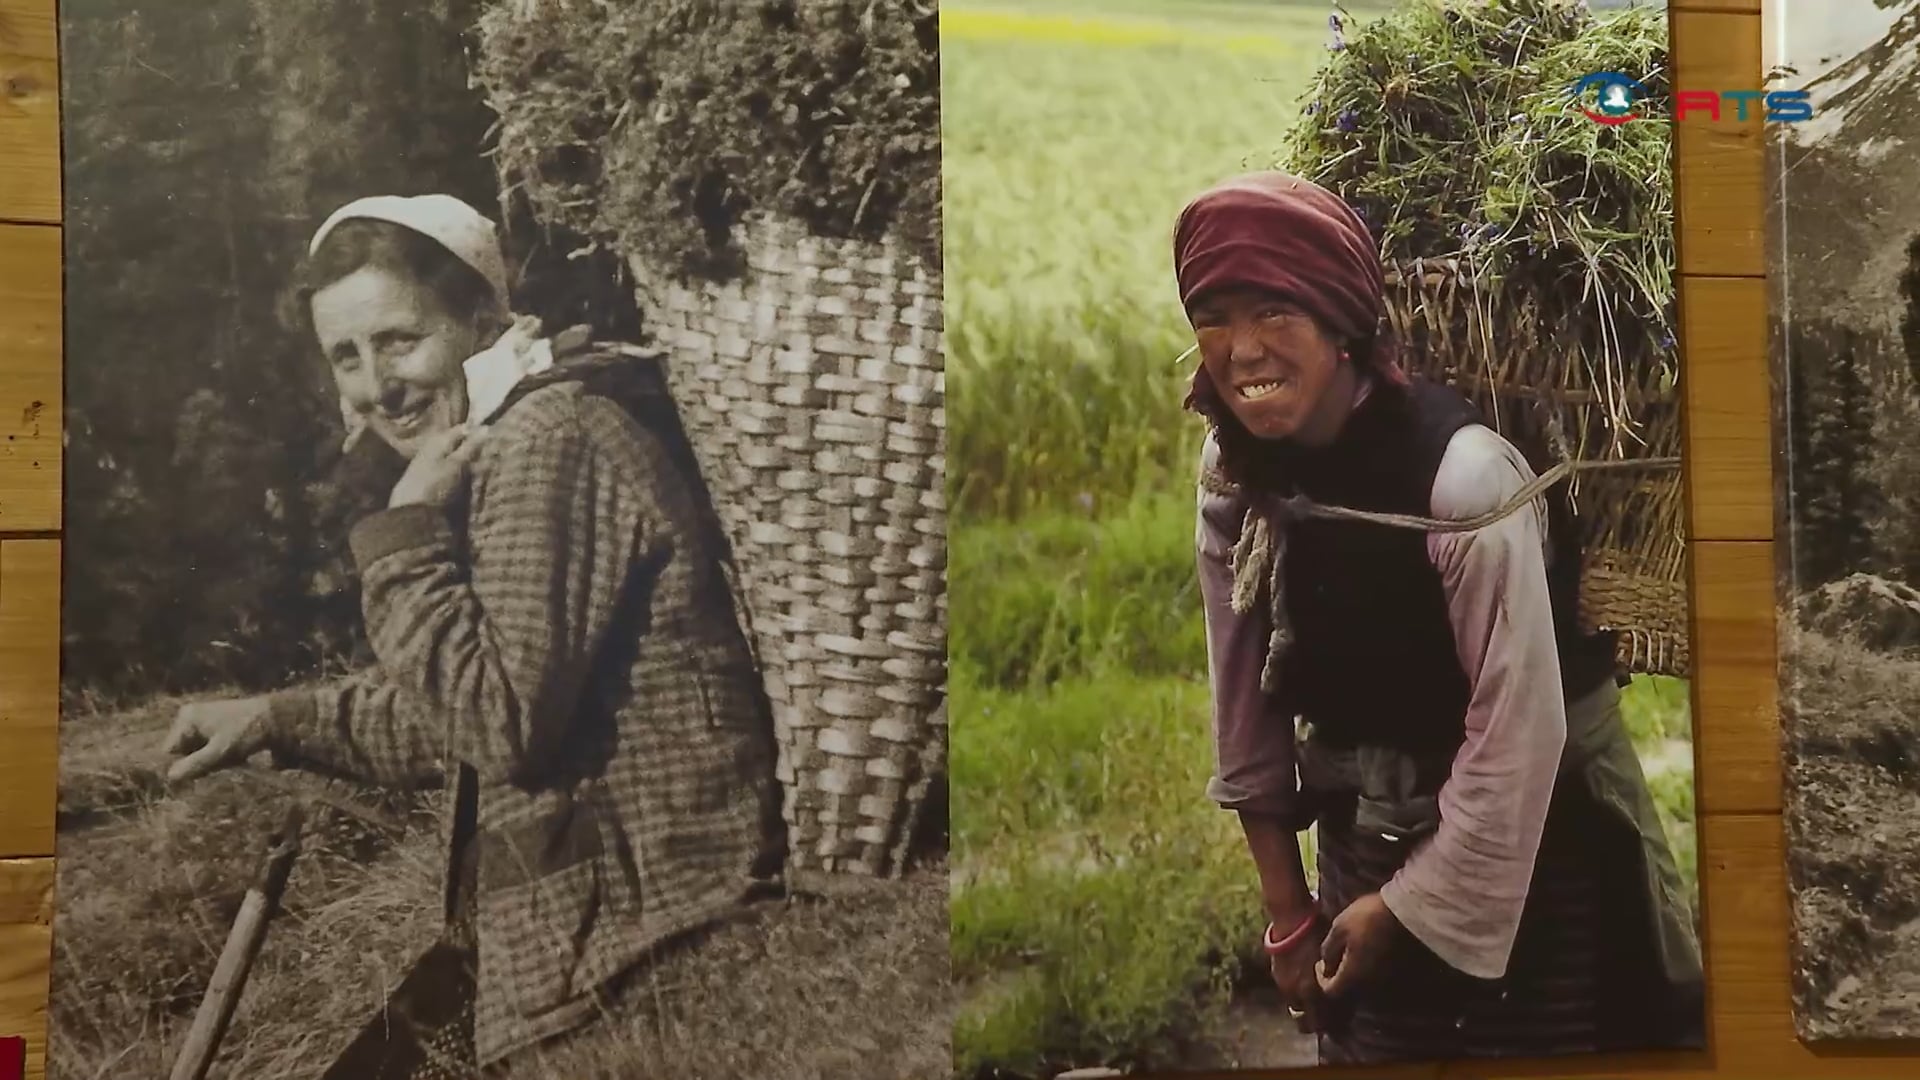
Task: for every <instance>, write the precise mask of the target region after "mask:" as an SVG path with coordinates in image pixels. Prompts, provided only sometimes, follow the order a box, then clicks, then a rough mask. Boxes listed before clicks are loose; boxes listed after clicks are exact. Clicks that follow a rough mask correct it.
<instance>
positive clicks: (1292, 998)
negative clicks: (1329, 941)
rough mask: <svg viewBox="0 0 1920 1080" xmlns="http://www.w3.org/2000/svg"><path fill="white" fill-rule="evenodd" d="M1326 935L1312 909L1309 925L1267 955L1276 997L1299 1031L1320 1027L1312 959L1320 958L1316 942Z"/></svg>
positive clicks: (1278, 932) (1323, 924)
mask: <svg viewBox="0 0 1920 1080" xmlns="http://www.w3.org/2000/svg"><path fill="white" fill-rule="evenodd" d="M1294 925H1298V924H1297V923H1296V924H1294ZM1287 932H1288V931H1287V930H1285V929H1284V928H1283V929H1276V930H1275V931H1274V936H1276V937H1282V936H1284V935H1285V934H1286V933H1287ZM1326 936H1327V924H1326V922H1325V921H1324V920H1322V919H1321V918H1320V916H1319V915H1318V914H1317V913H1316V914H1315V915H1314V916H1313V926H1312V928H1310V929H1309V930H1307V931H1306V932H1305V933H1303V934H1301V935H1300V937H1299V938H1298V939H1297V940H1295V941H1293V942H1292V943H1291V944H1289V945H1288V946H1287V947H1286V948H1285V949H1283V950H1281V951H1280V952H1278V953H1273V954H1270V955H1269V956H1268V957H1267V966H1268V967H1269V969H1271V971H1272V972H1273V985H1274V986H1275V987H1276V988H1277V989H1279V991H1280V1001H1281V1002H1282V1003H1283V1004H1284V1005H1286V1007H1287V1014H1288V1015H1289V1016H1292V1017H1293V1019H1294V1023H1296V1024H1297V1025H1299V1028H1300V1030H1301V1031H1302V1032H1303V1033H1309V1034H1310V1033H1312V1032H1315V1031H1318V1030H1320V1016H1319V1013H1320V1010H1319V1002H1320V985H1319V982H1318V981H1317V979H1316V977H1315V962H1316V961H1318V960H1319V959H1320V943H1321V941H1322V940H1323V939H1324V938H1325V937H1326Z"/></svg>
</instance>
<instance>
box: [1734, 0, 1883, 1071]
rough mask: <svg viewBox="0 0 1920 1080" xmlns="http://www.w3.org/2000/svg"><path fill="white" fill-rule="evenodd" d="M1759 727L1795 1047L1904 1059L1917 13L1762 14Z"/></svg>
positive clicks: (1831, 10) (1858, 1) (1819, 8)
mask: <svg viewBox="0 0 1920 1080" xmlns="http://www.w3.org/2000/svg"><path fill="white" fill-rule="evenodd" d="M1763 14H1764V17H1765V19H1764V21H1765V25H1766V43H1767V51H1768V60H1767V63H1768V69H1769V79H1770V81H1769V84H1768V89H1770V90H1771V89H1778V90H1793V91H1800V92H1804V93H1805V94H1806V95H1807V101H1808V104H1809V105H1810V106H1811V113H1812V115H1811V116H1809V117H1808V118H1806V119H1805V120H1801V121H1797V122H1794V123H1779V124H1770V125H1769V126H1768V133H1767V170H1768V198H1769V207H1768V211H1769V212H1768V234H1767V242H1768V259H1769V266H1768V277H1769V288H1770V290H1771V296H1770V309H1771V319H1772V324H1771V326H1770V328H1769V329H1770V352H1771V355H1772V361H1773V401H1774V416H1773V422H1774V437H1775V456H1774V485H1775V510H1776V518H1777V525H1776V530H1775V535H1776V537H1777V538H1778V539H1777V542H1776V544H1775V552H1776V563H1777V570H1778V579H1777V580H1778V600H1779V611H1778V624H1779V633H1778V637H1779V679H1780V714H1781V721H1782V723H1783V725H1784V728H1785V740H1784V745H1785V751H1786V784H1785V788H1786V791H1785V795H1786V801H1785V812H1786V817H1787V827H1788V838H1787V839H1788V843H1787V859H1788V882H1789V887H1790V889H1791V892H1792V900H1793V907H1792V912H1793V935H1794V942H1793V946H1794V947H1793V1004H1794V1017H1795V1023H1796V1026H1797V1027H1798V1029H1799V1031H1800V1034H1801V1036H1802V1037H1803V1038H1807V1039H1814V1040H1825V1039H1841V1038H1920V996H1916V994H1915V992H1914V989H1913V987H1914V985H1915V980H1916V978H1920V975H1916V973H1917V972H1920V939H1916V938H1915V937H1914V935H1913V922H1912V920H1913V914H1914V912H1915V910H1916V907H1915V904H1916V902H1917V901H1920V834H1916V833H1915V831H1914V827H1913V825H1912V824H1911V822H1912V821H1913V820H1914V815H1913V814H1911V813H1909V812H1907V809H1906V808H1907V807H1909V806H1910V804H1911V803H1912V799H1913V795H1912V790H1913V783H1914V779H1915V777H1916V775H1920V771H1917V770H1920V766H1916V764H1915V763H1914V761H1913V760H1912V755H1911V754H1910V753H1909V751H1908V749H1907V748H1908V747H1909V746H1910V745H1911V744H1912V741H1913V739H1914V735H1915V730H1916V729H1915V726H1914V716H1915V711H1916V709H1920V591H1916V589H1917V588H1920V532H1917V531H1916V525H1917V524H1920V504H1916V503H1915V501H1914V485H1913V476H1914V470H1915V469H1916V468H1920V460H1917V459H1916V458H1915V456H1914V447H1915V436H1916V435H1920V390H1917V389H1916V385H1917V384H1916V380H1917V379H1920V198H1916V196H1915V191H1916V181H1920V159H1916V157H1915V155H1914V152H1913V148H1914V147H1915V146H1916V145H1920V117H1916V115H1915V113H1914V110H1913V95H1914V92H1915V90H1916V88H1920V63H1916V57H1920V3H1916V2H1914V0H1836V2H1835V3H1831V4H1820V5H1806V4H1793V3H1776V2H1774V0H1768V3H1767V4H1766V5H1765V7H1764V11H1763Z"/></svg>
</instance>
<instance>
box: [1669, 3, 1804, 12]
mask: <svg viewBox="0 0 1920 1080" xmlns="http://www.w3.org/2000/svg"><path fill="white" fill-rule="evenodd" d="M1788 2H1789V3H1792V2H1793V0H1788ZM1667 10H1668V11H1672V12H1676V13H1678V12H1684V11H1712V12H1735V13H1739V14H1746V15H1758V14H1760V0H1673V2H1672V3H1669V4H1668V5H1667Z"/></svg>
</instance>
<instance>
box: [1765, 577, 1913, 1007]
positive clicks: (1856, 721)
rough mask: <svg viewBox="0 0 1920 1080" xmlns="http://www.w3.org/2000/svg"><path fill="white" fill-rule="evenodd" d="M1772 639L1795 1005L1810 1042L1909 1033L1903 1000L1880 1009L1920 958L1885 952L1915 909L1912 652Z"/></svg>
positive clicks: (1906, 930)
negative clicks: (1777, 656) (1785, 765)
mask: <svg viewBox="0 0 1920 1080" xmlns="http://www.w3.org/2000/svg"><path fill="white" fill-rule="evenodd" d="M1781 617H1782V619H1783V625H1786V623H1785V622H1784V620H1785V619H1787V618H1788V616H1787V614H1786V613H1785V612H1783V613H1782V616H1781ZM1781 645H1782V648H1781V652H1782V665H1783V670H1784V671H1786V672H1788V673H1789V678H1790V679H1791V680H1792V683H1793V684H1794V685H1791V686H1789V687H1787V688H1786V690H1785V691H1784V692H1783V694H1782V700H1781V711H1782V714H1783V719H1784V720H1785V721H1786V724H1787V748H1788V751H1789V775H1788V783H1787V791H1788V797H1787V817H1788V825H1789V833H1790V835H1789V848H1790V851H1791V853H1792V854H1791V861H1790V872H1791V873H1792V876H1793V882H1794V897H1793V905H1794V912H1793V914H1794V922H1795V927H1796V930H1797V940H1796V942H1795V957H1794V996H1795V998H1796V1003H1797V1005H1798V1007H1799V1012H1800V1014H1801V1016H1802V1018H1803V1020H1804V1022H1805V1024H1806V1026H1807V1028H1808V1033H1809V1034H1812V1035H1816V1036H1821V1037H1850V1036H1862V1035H1868V1034H1878V1035H1887V1034H1891V1033H1892V1031H1891V1029H1890V1028H1889V1026H1888V1025H1889V1024H1891V1025H1893V1026H1894V1027H1900V1028H1906V1029H1910V1030H1909V1031H1908V1032H1907V1033H1908V1034H1920V1024H1916V1020H1920V1010H1914V1009H1912V1008H1911V1003H1910V1002H1909V1003H1907V1004H1906V1005H1905V1006H1903V1007H1904V1008H1906V1009H1907V1012H1906V1015H1905V1016H1904V1017H1889V1016H1888V1015H1886V1014H1885V1013H1884V1012H1882V1011H1878V1010H1884V1009H1885V1008H1886V1007H1887V1006H1888V1005H1889V1004H1890V1003H1892V1002H1894V1001H1895V1000H1896V998H1902V997H1904V996H1905V995H1904V994H1901V995H1896V994H1894V993H1892V992H1890V991H1891V986H1892V985H1898V984H1907V983H1911V982H1912V981H1913V979H1914V972H1912V971H1908V970H1905V969H1906V968H1915V967H1916V966H1920V965H1916V964H1915V961H1914V960H1913V959H1912V957H1913V953H1912V950H1911V949H1907V948H1898V949H1896V948H1893V946H1894V945H1895V944H1896V943H1901V942H1905V941H1906V940H1907V939H1908V938H1909V937H1910V936H1911V935H1912V934H1913V933H1914V925H1915V920H1916V917H1920V719H1916V717H1920V660H1916V659H1913V658H1903V657H1898V656H1893V655H1887V654H1882V653H1876V652H1873V651H1871V650H1868V649H1866V648H1863V647H1861V646H1859V645H1857V644H1854V643H1852V642H1848V641H1841V640H1834V639H1830V638H1827V637H1823V636H1820V635H1817V634H1812V633H1808V632H1805V631H1802V632H1800V633H1799V634H1797V635H1791V636H1788V635H1783V636H1782V641H1781ZM1903 966H1904V967H1903Z"/></svg>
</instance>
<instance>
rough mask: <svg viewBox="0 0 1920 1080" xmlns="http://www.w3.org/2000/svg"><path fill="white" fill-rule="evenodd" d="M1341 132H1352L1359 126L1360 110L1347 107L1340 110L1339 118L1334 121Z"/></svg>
mask: <svg viewBox="0 0 1920 1080" xmlns="http://www.w3.org/2000/svg"><path fill="white" fill-rule="evenodd" d="M1334 122H1335V123H1336V124H1338V125H1339V127H1340V130H1341V131H1353V130H1355V129H1357V128H1358V127H1359V126H1360V110H1358V109H1355V108H1352V107H1348V108H1345V109H1342V110H1340V116H1339V117H1338V118H1337V119H1336V120H1335V121H1334Z"/></svg>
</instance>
